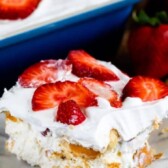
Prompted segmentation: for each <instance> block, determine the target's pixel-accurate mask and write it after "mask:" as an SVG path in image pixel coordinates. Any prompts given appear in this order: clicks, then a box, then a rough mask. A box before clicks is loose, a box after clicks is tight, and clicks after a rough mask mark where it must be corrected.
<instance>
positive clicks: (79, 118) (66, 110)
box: [56, 100, 86, 125]
mask: <svg viewBox="0 0 168 168" xmlns="http://www.w3.org/2000/svg"><path fill="white" fill-rule="evenodd" d="M85 119H86V117H85V115H84V114H83V113H82V112H81V110H80V107H79V106H78V104H77V103H76V102H75V101H73V100H68V101H66V102H62V103H60V105H59V106H58V111H57V116H56V121H60V122H61V123H64V124H68V125H78V124H80V123H82V122H83V121H84V120H85Z"/></svg>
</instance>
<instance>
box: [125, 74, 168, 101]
mask: <svg viewBox="0 0 168 168" xmlns="http://www.w3.org/2000/svg"><path fill="white" fill-rule="evenodd" d="M165 96H168V86H167V85H166V84H165V83H163V82H161V81H160V80H158V79H154V78H149V77H142V76H136V77H134V78H132V79H131V80H130V81H129V82H128V83H127V85H126V86H125V88H124V89H123V98H126V97H139V98H141V99H142V101H144V102H146V101H152V100H157V99H161V98H163V97H165Z"/></svg>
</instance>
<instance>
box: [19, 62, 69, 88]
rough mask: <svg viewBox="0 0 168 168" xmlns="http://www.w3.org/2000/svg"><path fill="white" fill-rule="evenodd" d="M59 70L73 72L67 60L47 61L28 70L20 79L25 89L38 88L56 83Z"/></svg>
mask: <svg viewBox="0 0 168 168" xmlns="http://www.w3.org/2000/svg"><path fill="white" fill-rule="evenodd" d="M58 70H65V71H66V70H67V71H68V70H71V65H69V61H67V60H45V61H41V62H39V63H36V64H34V65H32V66H30V67H29V68H27V69H26V70H25V71H24V72H23V73H22V74H21V75H20V76H19V78H18V82H19V84H20V85H21V86H22V87H24V88H32V87H34V88H36V87H39V86H41V85H43V84H46V83H53V82H56V81H57V79H58V76H57V74H58Z"/></svg>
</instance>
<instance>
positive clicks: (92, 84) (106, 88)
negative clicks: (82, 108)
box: [79, 78, 122, 108]
mask: <svg viewBox="0 0 168 168" xmlns="http://www.w3.org/2000/svg"><path fill="white" fill-rule="evenodd" d="M79 83H81V84H82V85H84V86H85V87H87V88H88V89H89V90H90V91H92V92H93V93H94V94H96V95H97V96H100V97H103V98H105V99H107V100H108V101H109V102H110V104H111V106H113V107H116V108H118V107H121V106H122V102H121V100H120V98H119V96H118V94H117V93H116V92H115V91H114V90H113V89H112V88H111V86H110V85H108V84H106V83H104V82H103V81H100V80H96V79H93V78H81V79H80V80H79Z"/></svg>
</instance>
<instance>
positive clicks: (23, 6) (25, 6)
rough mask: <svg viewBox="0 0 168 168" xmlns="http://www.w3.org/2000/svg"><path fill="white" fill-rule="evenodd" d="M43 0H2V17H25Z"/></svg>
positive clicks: (0, 12)
mask: <svg viewBox="0 0 168 168" xmlns="http://www.w3.org/2000/svg"><path fill="white" fill-rule="evenodd" d="M40 1H41V0H0V19H19V18H21V19H23V18H26V17H27V16H29V15H30V14H31V13H32V12H33V11H34V10H35V9H36V8H37V6H38V5H39V3H40Z"/></svg>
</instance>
